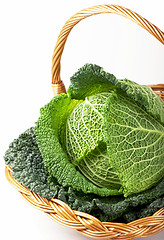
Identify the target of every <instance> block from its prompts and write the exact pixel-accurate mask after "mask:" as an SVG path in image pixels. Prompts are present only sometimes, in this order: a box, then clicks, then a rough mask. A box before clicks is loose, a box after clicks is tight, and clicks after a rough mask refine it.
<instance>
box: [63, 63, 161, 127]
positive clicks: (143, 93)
mask: <svg viewBox="0 0 164 240" xmlns="http://www.w3.org/2000/svg"><path fill="white" fill-rule="evenodd" d="M70 80H71V85H70V87H69V90H68V91H69V92H71V95H72V98H76V99H85V97H86V96H91V95H94V94H96V93H99V92H103V91H107V90H109V89H121V90H122V91H123V92H125V93H126V94H127V96H129V97H131V98H132V99H133V100H134V101H135V102H136V103H137V104H138V105H139V106H141V107H142V108H143V109H145V110H146V111H147V112H148V113H150V114H151V115H152V116H153V117H154V118H155V119H157V120H158V121H160V122H161V123H163V124H164V102H163V101H162V99H161V98H160V97H159V96H157V95H156V94H155V93H154V92H153V91H152V89H151V88H150V87H149V86H146V85H139V84H137V83H135V82H133V81H130V80H128V79H116V77H115V76H114V75H112V74H110V73H107V72H105V71H104V70H103V68H101V67H99V66H97V65H94V64H86V65H84V66H83V67H82V68H80V69H79V70H78V71H77V72H76V73H75V74H74V75H73V76H72V77H71V79H70Z"/></svg>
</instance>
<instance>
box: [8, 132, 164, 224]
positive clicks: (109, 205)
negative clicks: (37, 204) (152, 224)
mask: <svg viewBox="0 0 164 240" xmlns="http://www.w3.org/2000/svg"><path fill="white" fill-rule="evenodd" d="M4 158H5V162H6V164H7V165H9V166H11V167H12V176H13V178H15V179H16V180H17V181H18V182H21V183H23V184H24V185H25V186H26V187H28V188H29V189H30V190H31V191H34V192H35V193H37V194H39V195H40V196H42V197H44V198H48V199H50V198H58V199H60V200H62V201H64V202H65V203H67V204H68V205H69V206H70V207H71V208H72V209H74V210H78V211H83V212H86V213H90V214H92V215H94V216H95V217H97V218H99V219H100V220H101V221H112V220H116V219H118V218H119V220H118V221H124V222H129V221H133V220H135V219H137V218H140V217H146V216H148V215H152V214H153V213H154V212H155V211H157V210H159V209H160V208H161V207H164V178H163V179H162V181H160V182H159V183H158V184H157V185H156V186H155V187H153V188H151V189H149V190H146V191H143V192H142V193H137V194H133V195H131V196H129V197H127V198H124V197H123V196H112V197H100V196H98V195H96V194H84V193H83V192H82V191H75V190H73V188H72V187H63V186H62V185H60V184H59V183H58V182H57V180H56V179H55V178H54V177H51V176H49V175H48V172H47V171H46V169H45V168H44V160H43V158H42V155H41V153H40V151H39V148H38V145H37V143H36V136H35V130H34V128H30V129H28V130H27V131H25V132H24V133H22V134H21V135H20V136H19V137H18V138H17V139H15V140H14V141H13V142H12V143H11V144H10V146H9V149H8V150H7V151H6V153H5V157H4ZM48 181H49V184H48ZM120 218H121V219H120Z"/></svg>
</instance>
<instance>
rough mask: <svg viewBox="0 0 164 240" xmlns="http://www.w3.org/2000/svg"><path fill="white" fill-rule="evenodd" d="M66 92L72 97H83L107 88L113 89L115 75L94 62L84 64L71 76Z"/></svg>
mask: <svg viewBox="0 0 164 240" xmlns="http://www.w3.org/2000/svg"><path fill="white" fill-rule="evenodd" d="M70 81H71V84H70V86H69V89H68V92H69V93H71V96H72V98H75V99H83V100H84V99H85V97H87V96H91V95H94V94H96V93H99V92H103V91H106V90H109V89H114V88H115V86H114V85H113V83H114V82H115V81H116V77H115V76H114V75H113V74H110V73H107V72H105V71H104V70H103V68H102V67H99V66H97V65H95V64H85V65H84V66H83V67H82V68H80V69H79V70H78V71H77V72H76V73H75V74H74V75H73V76H72V77H71V78H70Z"/></svg>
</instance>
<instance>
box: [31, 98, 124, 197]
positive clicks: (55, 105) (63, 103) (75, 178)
mask: <svg viewBox="0 0 164 240" xmlns="http://www.w3.org/2000/svg"><path fill="white" fill-rule="evenodd" d="M78 103H80V102H79V101H78V100H74V99H71V98H70V97H68V95H66V94H60V95H58V96H56V97H54V98H53V99H52V100H51V101H50V103H48V104H47V105H46V106H45V107H43V108H42V109H41V116H40V118H39V120H38V121H37V123H36V127H35V131H36V137H37V143H38V146H39V150H40V152H41V154H42V156H43V158H44V164H45V167H46V168H47V169H48V172H49V174H50V175H51V176H53V177H55V178H56V179H57V181H58V183H59V184H61V185H63V187H66V186H67V187H69V186H72V188H73V189H74V190H82V191H83V192H84V193H95V194H98V195H100V196H109V195H116V194H121V191H120V192H118V190H113V189H107V188H99V187H97V186H95V185H94V184H93V183H91V182H90V181H88V180H87V179H86V178H85V177H84V176H83V175H82V174H81V173H80V172H79V171H78V170H76V168H75V166H74V165H73V164H72V163H71V162H70V161H69V158H68V155H67V154H66V152H65V149H64V147H63V143H62V141H60V139H63V132H64V131H65V130H64V128H65V126H66V121H67V118H68V115H69V114H70V112H71V111H72V109H74V108H75V106H76V105H77V104H78Z"/></svg>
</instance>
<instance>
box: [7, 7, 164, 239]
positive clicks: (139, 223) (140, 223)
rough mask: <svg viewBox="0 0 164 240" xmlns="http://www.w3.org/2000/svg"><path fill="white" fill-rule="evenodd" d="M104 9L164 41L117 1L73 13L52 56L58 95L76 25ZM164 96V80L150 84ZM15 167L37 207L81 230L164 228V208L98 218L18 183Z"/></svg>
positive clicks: (116, 235)
mask: <svg viewBox="0 0 164 240" xmlns="http://www.w3.org/2000/svg"><path fill="white" fill-rule="evenodd" d="M100 13H115V14H119V15H121V16H124V17H126V18H129V19H130V20H132V21H134V22H136V23H137V24H138V25H140V26H141V27H143V28H145V29H146V30H147V31H148V32H149V33H151V34H152V35H153V36H154V37H156V38H157V39H158V40H159V41H160V42H161V43H162V44H164V33H163V32H162V31H161V30H160V29H159V28H157V27H156V26H154V25H153V24H151V23H150V22H149V21H147V20H146V19H144V18H143V17H141V16H140V15H138V14H137V13H135V12H133V11H131V10H129V9H126V8H124V7H120V6H116V5H99V6H94V7H91V8H87V9H84V10H82V11H80V12H78V13H77V14H75V15H74V16H73V17H71V18H70V19H69V20H68V21H67V22H66V24H65V25H64V27H63V29H62V31H61V32H60V34H59V37H58V40H57V44H56V47H55V50H54V53H53V60H52V88H53V91H54V95H57V94H60V93H63V92H64V93H65V92H66V90H65V86H64V83H63V82H62V81H61V80H60V59H61V55H62V52H63V49H64V45H65V42H66V39H67V37H68V35H69V33H70V31H71V30H72V28H73V27H74V26H75V25H76V24H77V23H78V22H80V21H81V20H82V19H84V18H86V17H89V16H92V15H95V14H100ZM150 87H151V88H152V89H153V90H154V91H155V92H156V93H157V94H158V95H159V96H160V97H161V98H162V99H163V100H164V84H158V85H152V86H150ZM11 172H12V169H11V168H10V167H8V166H6V168H5V174H6V178H7V180H8V181H9V182H10V183H11V184H12V185H13V186H14V187H15V188H16V189H17V190H18V191H19V192H20V194H21V196H22V197H23V198H24V199H25V200H26V201H27V202H28V203H30V204H31V205H33V206H34V207H36V208H37V209H39V210H41V211H44V212H45V213H46V214H47V215H48V216H49V217H51V218H52V219H53V220H55V221H56V222H58V223H60V224H62V225H64V226H67V227H70V228H73V229H76V230H77V231H79V232H80V233H82V234H84V235H86V236H88V237H91V238H99V239H124V240H125V239H134V238H137V237H148V236H152V235H154V234H156V233H158V232H160V231H162V230H164V208H162V209H160V210H159V211H157V212H156V213H155V214H153V216H150V217H146V218H142V219H138V220H135V221H133V222H130V223H128V224H124V223H115V222H114V223H113V222H101V221H100V220H98V219H97V218H95V217H93V216H91V215H89V214H87V213H84V212H79V211H74V210H72V209H71V208H70V207H69V206H68V205H67V204H65V203H64V202H62V201H60V200H58V199H50V200H47V199H45V198H43V197H41V196H39V195H37V194H36V193H34V192H31V191H30V190H29V189H28V188H27V187H25V186H24V185H23V184H21V183H18V182H17V181H16V180H15V179H13V178H12V176H11Z"/></svg>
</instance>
